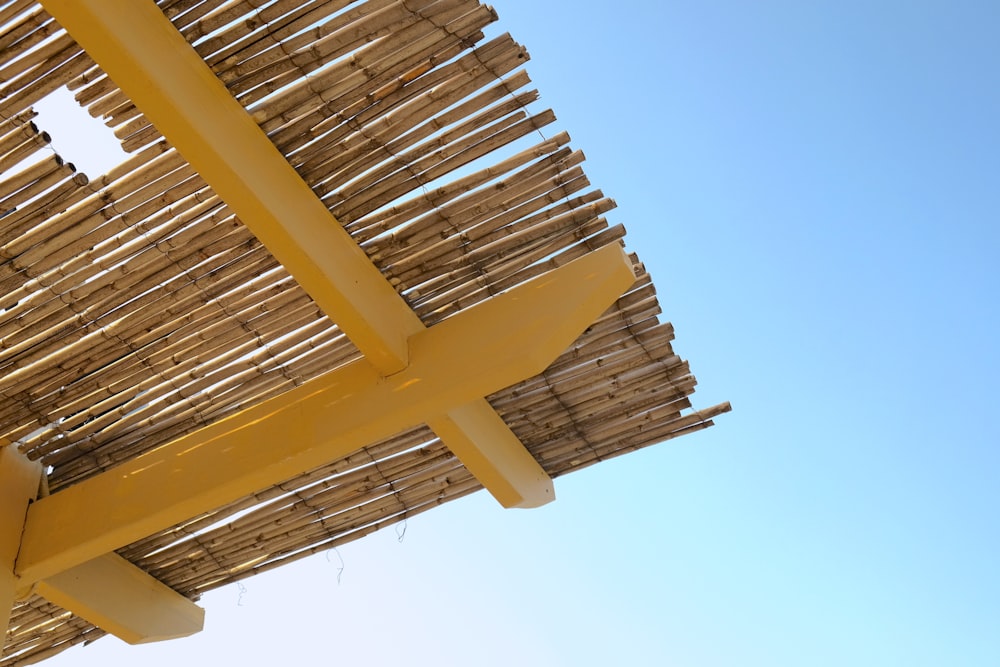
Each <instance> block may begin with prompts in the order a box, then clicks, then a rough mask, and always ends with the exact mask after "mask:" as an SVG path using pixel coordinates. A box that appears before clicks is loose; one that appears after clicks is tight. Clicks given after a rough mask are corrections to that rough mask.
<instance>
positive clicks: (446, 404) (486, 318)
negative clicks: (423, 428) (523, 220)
mask: <svg viewBox="0 0 1000 667" xmlns="http://www.w3.org/2000/svg"><path fill="white" fill-rule="evenodd" d="M634 281H635V275H634V273H633V269H632V264H631V262H630V261H629V259H628V257H627V256H626V255H625V253H624V251H623V250H622V249H621V248H620V247H619V246H617V245H614V246H607V247H605V248H602V249H601V250H598V251H596V252H593V253H590V254H588V255H586V256H584V257H581V258H579V259H577V260H574V261H573V262H570V263H568V264H566V265H564V266H562V267H560V268H558V269H555V270H553V271H550V272H548V273H545V274H543V275H541V276H539V277H537V278H535V279H533V280H530V281H528V282H525V283H523V284H521V285H518V286H517V287H515V288H513V289H511V290H510V291H508V292H505V293H503V294H501V295H499V296H495V297H493V298H491V299H488V300H486V301H483V302H481V303H478V304H476V305H474V306H472V307H470V308H467V309H465V310H463V311H461V312H459V313H458V314H456V315H454V316H452V317H450V318H448V319H446V320H444V321H443V322H441V323H440V324H437V325H436V326H434V327H431V328H429V329H425V330H424V331H422V332H420V333H418V334H416V335H414V336H412V337H411V338H410V340H409V358H410V364H409V366H407V368H406V369H405V370H403V371H400V372H399V373H396V374H394V375H390V376H388V377H383V376H382V375H381V374H380V373H379V372H378V371H377V370H376V369H375V368H374V367H373V366H372V364H371V363H370V362H368V361H367V360H366V359H359V360H357V361H354V362H352V363H349V364H347V365H345V366H342V367H341V368H339V369H337V370H334V371H331V372H330V373H327V374H326V375H323V376H321V377H319V378H316V379H314V380H312V381H310V382H308V383H306V384H304V385H302V386H301V387H298V388H296V389H293V390H291V391H288V392H286V393H284V394H281V395H279V396H276V397H274V398H271V399H269V400H267V401H265V402H263V403H261V404H259V405H257V406H254V407H251V408H248V409H246V410H244V411H242V412H240V413H238V414H235V415H233V416H231V417H229V418H227V419H223V420H220V421H219V422H216V423H215V424H212V425H210V426H207V427H205V428H203V429H200V430H198V431H196V432H194V433H191V434H189V435H187V436H184V437H181V438H179V439H177V440H175V441H173V442H172V443H169V444H167V445H164V446H162V447H159V448H157V449H155V450H153V451H151V452H149V453H147V454H144V455H142V456H139V457H137V458H135V459H133V460H131V461H128V462H126V463H124V464H122V465H121V466H118V467H116V468H112V469H111V470H108V471H106V472H104V473H101V474H99V475H97V476H95V477H92V478H90V479H87V480H85V481H83V482H80V483H79V484H76V485H74V486H71V487H69V488H67V489H65V490H62V491H59V492H58V493H55V494H53V495H51V496H48V497H46V498H42V499H41V500H39V501H38V502H36V503H34V504H33V505H32V506H31V507H30V508H29V510H28V514H27V520H26V524H25V530H24V536H23V539H22V543H21V551H20V555H19V556H18V560H17V564H16V568H15V571H16V573H17V574H18V575H19V576H21V577H22V578H23V579H24V580H25V581H28V582H31V581H37V580H41V579H45V578H47V577H50V576H52V575H53V574H56V573H58V572H61V571H63V570H66V569H69V568H71V567H74V566H76V565H78V564H80V563H83V562H85V561H87V560H90V559H92V558H96V557H97V556H99V555H101V554H104V553H106V552H109V551H112V550H114V549H117V548H119V547H122V546H124V545H126V544H129V543H131V542H133V541H135V540H137V539H141V538H142V537H145V536H147V535H151V534H154V533H156V532H158V531H160V530H164V529H166V528H169V527H170V526H173V525H175V524H177V523H179V522H181V521H185V520H187V519H189V518H190V517H192V516H196V515H198V514H201V513H203V512H206V511H210V510H213V509H215V508H217V507H220V506H222V505H224V504H226V503H229V502H232V501H234V500H237V499H239V498H242V497H244V496H246V495H248V494H250V493H254V492H256V491H258V490H259V489H262V488H266V487H268V486H271V485H274V484H278V483H280V482H282V481H285V480H287V479H289V478H291V477H294V476H295V475H297V474H301V473H303V472H305V471H308V470H313V469H315V468H317V467H319V466H321V465H324V464H326V463H329V462H330V461H333V460H335V459H337V458H340V457H343V456H346V455H348V454H350V453H351V452H353V451H355V450H357V449H359V448H360V447H363V446H365V445H367V444H369V443H372V442H376V441H378V440H380V439H382V438H386V437H389V436H392V435H394V434H396V433H398V432H400V431H402V430H404V429H406V428H408V427H411V426H414V425H417V424H420V423H422V422H424V421H425V420H426V419H427V418H428V416H435V415H443V414H447V413H448V411H449V410H452V409H454V408H456V407H459V406H462V405H464V404H466V403H469V402H471V401H475V400H479V398H480V397H482V396H486V395H489V394H491V393H493V392H496V391H499V390H500V389H503V388H505V387H508V386H510V385H512V384H514V383H516V382H519V381H521V380H523V379H526V378H528V377H531V376H533V375H535V374H537V373H540V372H541V371H542V370H544V369H545V368H546V367H547V366H548V365H549V364H550V363H551V362H552V361H553V360H554V359H555V358H556V357H557V356H558V355H559V353H561V352H562V351H563V350H565V349H566V347H568V346H569V345H570V343H572V341H573V340H575V339H576V337H577V336H578V335H579V334H580V333H581V332H582V331H583V330H584V329H585V328H586V327H587V326H589V325H590V324H591V323H592V322H593V321H594V320H595V319H597V317H598V316H600V314H601V313H602V312H603V311H604V310H606V309H607V308H608V307H609V306H610V305H611V304H612V303H613V302H614V301H615V300H616V299H617V298H618V297H619V296H620V295H621V294H622V293H623V292H624V291H625V290H627V289H628V288H629V287H630V286H631V285H632V283H633V282H634Z"/></svg>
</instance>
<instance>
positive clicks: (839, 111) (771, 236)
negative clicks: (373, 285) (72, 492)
mask: <svg viewBox="0 0 1000 667" xmlns="http://www.w3.org/2000/svg"><path fill="white" fill-rule="evenodd" d="M494 4H495V7H496V9H497V11H498V12H499V14H500V19H501V20H500V29H501V30H506V31H509V32H511V33H512V35H513V36H514V38H515V39H517V40H518V41H520V42H522V43H523V44H525V45H526V46H527V47H528V49H529V51H530V53H531V54H532V61H531V62H530V63H529V64H528V71H529V72H530V73H531V75H532V78H533V79H534V81H535V83H536V85H537V86H538V88H539V89H540V90H541V93H542V100H543V104H545V105H548V106H551V107H552V108H553V109H555V111H556V114H557V115H558V116H559V119H560V120H559V123H558V127H559V128H560V129H566V130H568V131H569V132H570V133H571V135H572V136H573V138H574V145H575V146H576V147H578V148H582V149H583V150H584V151H585V152H586V153H587V155H588V158H589V159H588V162H587V164H586V165H585V169H586V171H587V173H588V175H589V176H590V178H591V180H592V181H593V183H594V184H595V185H596V186H598V187H600V188H602V189H603V190H604V191H605V193H607V194H608V195H610V196H612V197H614V198H615V199H616V200H617V202H618V204H619V208H618V210H617V211H615V212H612V214H611V215H610V218H611V219H612V221H614V222H623V223H624V224H625V225H626V227H627V228H628V230H629V236H628V242H629V245H630V248H631V249H633V250H635V251H637V252H638V253H639V254H640V256H641V258H642V259H643V260H644V262H645V264H646V266H647V268H648V269H649V270H650V271H651V273H652V274H653V277H654V280H655V281H656V284H657V285H658V288H659V292H660V299H661V302H662V304H663V308H664V318H665V319H668V320H670V321H672V322H673V323H674V324H675V326H676V329H677V341H676V349H677V351H678V352H679V353H680V354H681V355H682V356H684V357H685V358H688V359H690V360H691V364H692V368H693V371H694V373H695V374H696V375H697V377H698V379H699V381H700V384H699V392H698V393H697V394H696V395H695V397H694V400H695V403H696V405H697V406H700V407H705V406H709V405H712V404H714V403H717V402H719V401H723V400H729V401H731V402H732V404H733V408H734V411H733V412H732V413H731V414H729V415H725V416H723V417H722V418H720V419H718V420H717V421H718V423H717V425H716V426H715V427H714V428H712V429H709V430H708V431H705V432H702V433H698V434H695V435H692V436H687V437H684V438H682V439H679V440H675V441H672V442H670V443H666V444H664V445H662V446H658V447H653V448H650V449H647V450H644V451H642V452H638V453H635V454H630V455H628V456H625V457H622V458H620V459H617V460H614V461H610V462H606V463H604V464H601V465H599V466H595V467H592V468H590V469H587V470H585V471H583V472H580V473H577V474H575V475H571V476H569V477H565V478H561V479H559V480H558V481H557V487H556V488H557V493H558V496H559V499H558V500H557V501H556V502H555V503H554V504H552V505H549V506H547V507H544V508H541V509H537V510H531V511H504V510H501V509H500V508H499V507H498V506H496V504H495V503H494V501H493V500H492V499H491V498H490V497H489V496H487V495H485V494H483V493H481V494H477V495H475V496H473V497H471V498H467V499H464V500H461V501H458V502H456V503H452V504H450V505H447V506H444V507H442V508H440V509H438V510H436V511H434V512H431V513H428V514H425V515H422V516H420V517H417V518H414V519H412V520H410V521H409V522H408V524H407V525H406V532H405V535H404V536H403V539H402V540H399V539H398V538H397V533H396V532H395V531H394V530H393V529H388V530H386V531H383V532H381V533H377V534H375V535H373V536H371V537H369V538H367V539H365V540H362V541H361V542H356V543H353V544H351V545H348V546H346V547H344V548H341V549H340V550H339V552H330V553H328V554H325V555H320V556H317V557H315V558H313V559H311V560H307V561H304V562H300V563H298V564H296V565H292V566H289V567H287V568H285V569H283V570H280V571H278V572H274V573H271V574H268V575H264V576H261V577H257V578H255V579H251V580H249V581H247V582H246V583H245V584H244V585H243V590H242V591H241V589H240V588H239V587H237V586H230V587H226V588H223V589H221V590H219V591H216V592H214V593H213V594H211V595H209V596H206V598H204V600H203V602H204V604H205V606H206V607H207V610H208V613H207V624H206V629H205V631H204V632H203V633H201V634H200V635H198V636H196V637H192V638H190V639H185V640H179V641H176V642H170V643H164V644H157V645H151V646H145V647H127V646H125V645H123V644H121V643H120V642H118V640H116V639H113V638H108V639H103V640H101V641H99V642H97V643H96V644H95V645H93V646H91V647H87V648H85V649H74V650H71V651H69V652H67V653H65V654H63V655H62V656H60V657H58V658H56V659H53V660H51V661H49V662H48V664H49V665H52V666H53V667H55V666H57V665H77V666H79V665H103V666H113V665H136V664H143V665H148V666H157V665H172V666H173V665H177V664H185V663H186V664H189V665H202V664H208V662H207V660H208V659H209V658H210V659H212V660H213V661H225V663H231V664H234V665H263V664H322V665H327V664H339V663H344V664H370V665H389V664H415V665H420V664H436V665H498V666H499V665H504V666H508V665H527V666H533V665H553V666H555V665H565V666H579V665H677V666H698V667H701V666H705V667H722V666H729V665H740V666H742V667H749V666H758V665H759V666H761V667H781V666H788V667H798V666H801V665H830V666H837V667H841V666H843V665H853V666H868V665H871V666H878V667H884V666H888V665H906V666H908V667H918V666H922V665H927V666H935V667H937V666H939V665H963V666H965V665H969V666H991V665H1000V568H998V555H1000V519H998V515H1000V512H998V510H1000V484H998V482H1000V453H998V442H1000V437H998V436H1000V428H998V426H997V419H996V418H995V416H996V413H995V412H994V410H995V407H994V404H995V402H996V399H997V395H998V392H997V389H996V382H997V378H998V377H1000V355H998V352H997V349H998V348H997V338H998V335H997V334H998V331H997V330H998V306H997V296H996V294H997V290H998V287H1000V269H998V257H1000V233H998V231H997V225H998V223H1000V205H998V198H1000V136H998V127H1000V123H998V119H1000V93H998V87H997V72H998V71H1000V40H998V39H997V26H998V25H1000V3H997V2H995V0H982V1H975V0H940V1H931V0H905V1H895V0H875V1H872V0H866V1H861V0H835V1H834V0H815V1H813V0H786V1H772V0H756V1H753V2H751V1H744V2H732V1H729V2H723V1H713V0H703V1H698V2H695V1H693V0H692V1H686V2H685V1H676V0H659V1H653V0H650V1H647V2H641V1H632V2H628V1H626V2H580V1H576V2H570V1H569V0H544V1H537V2H535V1H529V0H495V3H494ZM53 133H54V136H55V137H56V144H57V146H58V143H59V141H58V134H57V133H56V132H55V131H54V132H53ZM69 158H70V159H72V156H69ZM341 567H343V569H342V570H341ZM338 578H339V581H338ZM225 663H222V662H220V663H219V664H225Z"/></svg>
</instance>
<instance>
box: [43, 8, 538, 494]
mask: <svg viewBox="0 0 1000 667" xmlns="http://www.w3.org/2000/svg"><path fill="white" fill-rule="evenodd" d="M42 5H44V7H45V8H46V10H48V12H49V13H50V14H52V15H53V16H54V17H55V18H56V20H57V21H59V23H60V24H62V26H63V27H64V28H66V29H67V30H68V31H69V33H70V34H71V35H73V38H74V39H76V41H77V42H78V43H79V44H80V45H81V46H83V47H84V48H85V49H86V50H87V52H88V53H89V54H90V56H91V57H93V58H94V59H95V60H96V61H97V62H98V63H100V64H101V66H102V67H103V68H104V70H105V71H106V72H107V73H108V74H109V76H111V78H112V79H113V80H114V81H115V83H117V84H118V85H119V86H120V87H121V89H122V90H123V91H124V92H125V93H126V94H127V95H128V96H129V97H130V98H131V99H132V101H133V102H134V103H135V104H136V106H137V107H139V108H140V109H142V110H143V113H145V115H146V117H147V118H149V119H150V121H152V122H153V124H154V125H156V127H157V129H159V131H160V132H161V133H162V134H163V136H165V137H166V138H167V139H168V140H169V141H170V143H171V144H173V145H174V147H176V148H177V150H179V151H180V152H181V154H182V155H184V157H185V158H186V159H187V160H188V162H190V163H191V165H192V166H193V167H194V168H195V169H197V170H198V172H199V173H200V174H201V176H202V177H203V178H204V179H205V181H206V182H208V183H209V184H210V185H211V186H212V188H213V189H214V190H215V192H216V193H217V194H218V195H219V196H220V197H222V199H223V200H224V201H225V202H226V203H227V204H228V205H229V207H230V208H231V209H232V210H233V211H235V212H236V213H237V215H239V217H240V219H241V220H242V221H243V222H244V224H246V225H247V227H249V228H250V230H251V231H252V232H253V233H254V235H255V236H256V237H257V238H258V239H260V241H261V242H262V243H263V244H264V245H265V246H266V247H267V248H268V250H270V251H271V253H272V254H273V255H274V256H275V257H276V258H277V259H278V261H280V262H281V263H282V264H283V265H284V266H285V268H286V269H288V271H289V273H291V274H292V276H293V277H294V278H295V279H296V281H297V282H298V283H299V285H301V286H302V287H303V289H305V290H306V292H308V293H309V295H310V296H311V297H312V298H313V300H314V301H316V303H317V304H318V305H319V306H320V308H322V309H323V312H324V313H326V314H327V315H328V316H329V317H330V319H332V320H333V321H334V322H336V323H337V324H338V325H339V326H340V328H341V329H343V331H344V332H345V333H346V334H347V336H348V337H349V338H350V339H351V341H352V342H353V343H354V344H355V345H357V347H358V348H359V349H360V350H361V351H362V352H363V353H364V355H365V356H366V357H367V358H368V359H369V360H370V361H371V363H372V364H373V365H374V367H375V368H376V369H378V370H379V371H380V372H381V373H383V374H391V373H393V372H396V371H399V370H401V369H402V368H403V367H404V366H405V365H406V363H407V348H406V340H407V338H408V337H409V336H411V335H414V334H416V333H418V332H420V331H422V330H424V326H423V324H422V323H421V322H420V320H419V318H417V316H416V315H415V314H414V313H413V311H412V310H411V309H410V308H409V307H408V306H407V304H406V303H405V301H403V299H402V298H401V297H400V296H399V295H398V294H397V293H396V292H395V290H393V289H392V287H391V286H390V285H389V284H388V282H386V280H385V279H384V278H383V276H382V275H381V273H380V272H379V271H378V269H377V268H376V267H375V266H374V265H373V264H372V263H371V262H370V261H369V260H368V258H367V256H365V254H364V252H363V251H361V249H360V248H358V246H357V244H356V243H354V241H353V240H352V239H351V238H350V236H349V235H348V234H347V233H346V232H344V230H343V228H342V227H341V225H340V223H339V222H338V221H337V220H336V219H335V218H334V217H333V216H332V215H331V214H330V213H329V212H328V211H327V210H326V207H325V206H324V205H323V204H322V202H321V201H320V200H319V199H318V198H317V197H316V196H315V194H314V193H313V192H312V190H310V189H309V187H308V186H307V185H306V184H305V183H304V182H303V181H302V179H301V178H300V177H299V175H298V174H297V173H296V172H295V171H294V170H293V169H292V168H291V166H289V164H288V162H287V160H285V158H284V157H283V156H282V155H281V154H280V153H279V152H278V150H277V149H276V148H275V147H274V146H273V144H271V142H270V140H269V139H268V138H267V137H266V135H265V134H264V133H263V132H262V131H261V130H260V128H259V127H258V126H257V125H256V123H254V121H253V119H252V118H251V117H250V116H249V114H247V113H246V111H245V110H244V109H243V107H242V106H241V105H240V104H239V103H238V102H236V100H235V99H233V97H232V96H231V95H230V94H229V92H228V91H227V90H226V88H225V87H224V86H223V85H222V83H221V82H219V80H218V79H217V78H216V77H215V75H214V74H213V73H212V71H211V70H210V69H209V68H208V66H207V65H206V64H205V63H204V62H203V61H202V59H201V58H200V57H199V56H198V54H197V53H196V52H195V51H194V49H192V48H191V47H190V45H189V44H188V43H187V42H186V41H185V40H184V39H183V37H181V36H180V34H179V33H177V31H176V30H174V28H173V25H172V24H171V23H170V22H169V21H168V20H167V19H166V18H165V17H164V16H163V14H162V13H161V12H160V10H159V9H158V8H157V7H156V6H155V5H154V4H153V3H152V2H151V1H149V0H142V1H140V0H134V1H132V2H121V1H120V0H118V1H115V0H42ZM459 424H470V425H475V427H476V434H475V437H472V434H471V433H470V432H465V431H463V430H462V428H460V427H459V426H458V425H459ZM485 424H492V426H491V428H489V429H485V428H484V425H485ZM430 426H431V428H432V429H434V430H435V432H437V434H438V435H439V436H440V437H441V438H442V440H443V441H444V442H445V444H446V445H447V446H448V447H449V448H451V449H452V451H453V452H455V454H456V455H457V456H458V457H459V459H460V460H461V461H462V462H463V464H465V465H466V466H467V467H468V469H469V470H470V472H472V474H473V475H475V476H476V477H477V479H479V481H480V482H482V484H483V485H484V486H485V487H486V488H487V489H488V490H489V491H490V492H491V493H492V494H493V495H494V496H495V497H496V498H497V499H498V500H499V501H500V503H501V504H503V505H504V506H505V507H515V506H516V507H529V506H535V505H536V504H537V502H539V501H540V500H541V499H545V498H547V499H549V500H552V499H554V497H555V495H554V493H553V492H552V480H551V479H550V478H549V477H548V475H546V474H544V471H542V469H541V467H540V466H538V464H537V463H536V462H535V460H534V459H533V458H532V457H531V455H530V454H529V453H528V452H527V450H525V449H524V447H523V446H522V445H521V444H520V442H519V441H518V440H517V438H516V437H515V436H514V434H513V433H511V431H510V429H509V428H507V425H506V424H504V423H503V420H501V419H498V418H497V415H496V413H495V412H494V411H493V409H492V408H491V407H490V405H489V404H488V403H486V402H485V401H483V400H481V398H478V397H477V399H476V400H475V401H473V402H472V403H470V404H468V405H466V406H463V408H462V411H461V414H456V415H454V416H448V415H445V416H443V417H442V418H441V420H439V421H434V423H432V424H430ZM438 426H440V427H441V428H440V429H438V428H437V427H438ZM540 473H541V474H540ZM528 498H531V499H532V500H530V501H529V500H527V499H528Z"/></svg>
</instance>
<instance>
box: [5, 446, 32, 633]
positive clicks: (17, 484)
mask: <svg viewBox="0 0 1000 667" xmlns="http://www.w3.org/2000/svg"><path fill="white" fill-rule="evenodd" d="M41 478H42V467H41V465H40V464H38V463H36V462H34V461H30V460H28V458H27V457H26V456H25V455H24V454H22V453H21V452H19V451H18V450H17V448H16V447H15V446H13V445H11V444H10V443H9V442H7V441H6V440H0V632H6V631H7V624H8V623H10V610H11V608H12V607H13V606H14V600H15V598H16V596H17V589H18V585H19V582H18V580H17V577H15V576H14V561H15V559H16V558H17V552H18V549H19V548H20V545H21V534H22V532H23V531H24V521H25V515H26V514H27V512H28V503H30V502H31V501H32V500H34V499H35V496H36V495H37V494H38V485H39V481H40V480H41ZM2 647H3V635H0V648H2Z"/></svg>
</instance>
